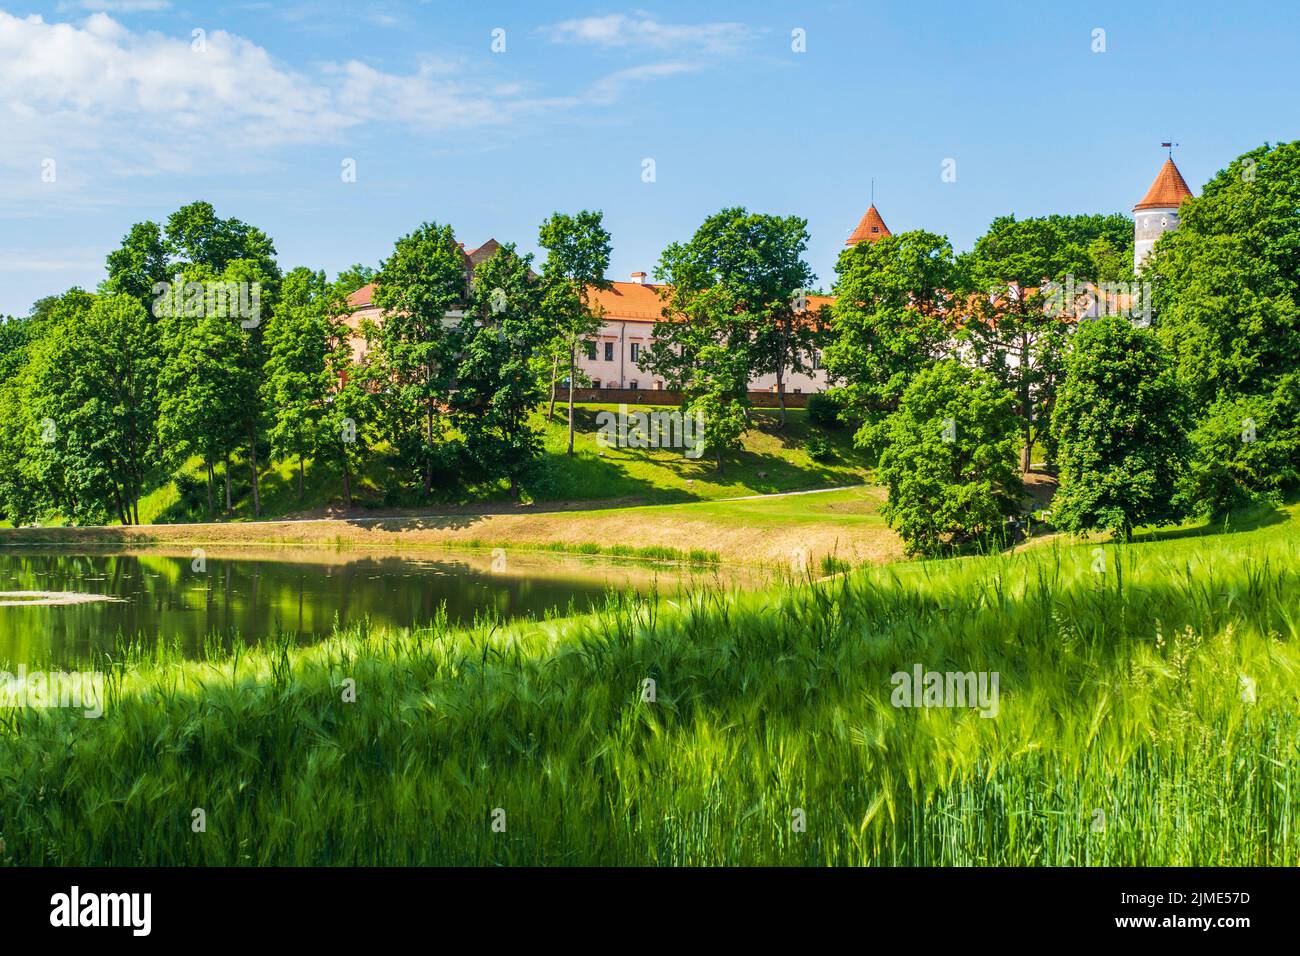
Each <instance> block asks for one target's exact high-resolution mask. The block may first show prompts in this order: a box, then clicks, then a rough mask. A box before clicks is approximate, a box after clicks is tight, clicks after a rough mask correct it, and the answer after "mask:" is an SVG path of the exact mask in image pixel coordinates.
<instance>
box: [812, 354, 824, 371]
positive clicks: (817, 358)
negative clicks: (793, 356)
mask: <svg viewBox="0 0 1300 956" xmlns="http://www.w3.org/2000/svg"><path fill="white" fill-rule="evenodd" d="M821 367H822V353H821V352H816V351H815V352H813V371H814V372H815V371H816V370H817V369H819V368H821Z"/></svg>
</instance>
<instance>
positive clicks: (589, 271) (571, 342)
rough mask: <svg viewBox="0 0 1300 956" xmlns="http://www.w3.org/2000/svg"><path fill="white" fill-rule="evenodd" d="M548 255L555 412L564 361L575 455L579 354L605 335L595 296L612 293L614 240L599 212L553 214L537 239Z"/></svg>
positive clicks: (547, 317)
mask: <svg viewBox="0 0 1300 956" xmlns="http://www.w3.org/2000/svg"><path fill="white" fill-rule="evenodd" d="M537 242H538V244H539V245H540V246H541V247H542V248H543V249H545V250H546V261H545V262H544V263H543V264H542V271H543V277H544V279H545V281H546V290H545V293H544V295H543V298H542V300H541V304H542V305H543V306H544V307H545V308H544V310H543V312H542V315H543V317H544V320H545V322H546V324H547V325H548V326H549V327H550V330H551V341H552V342H553V343H554V345H553V349H552V352H553V356H554V363H555V364H553V365H552V370H551V412H552V413H553V412H554V410H555V382H556V377H557V372H558V368H559V366H558V363H559V361H560V357H561V356H563V357H564V359H565V360H566V361H567V364H568V366H569V446H568V451H567V453H568V454H570V455H572V454H573V390H574V388H575V387H576V386H577V384H578V348H579V346H580V345H581V344H582V342H583V341H584V340H586V339H588V338H589V337H591V336H593V335H595V334H596V333H597V332H598V331H600V324H601V320H600V310H599V307H593V305H592V298H591V293H592V292H593V291H594V290H597V289H608V288H609V287H610V283H609V280H608V279H607V278H606V276H605V273H606V272H607V271H608V270H609V255H610V235H609V231H608V230H607V229H606V228H605V223H604V217H603V215H602V214H601V213H600V212H599V211H593V210H589V209H584V210H582V211H581V212H579V213H576V214H574V215H569V214H568V213H560V212H556V213H552V214H551V216H550V218H549V219H547V220H546V221H545V222H543V223H542V225H541V227H540V229H539V230H538V234H537Z"/></svg>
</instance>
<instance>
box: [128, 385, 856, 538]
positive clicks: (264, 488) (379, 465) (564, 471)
mask: <svg viewBox="0 0 1300 956" xmlns="http://www.w3.org/2000/svg"><path fill="white" fill-rule="evenodd" d="M652 407H653V406H648V405H633V406H629V410H630V411H638V410H640V411H645V410H649V409H651V408H652ZM616 410H617V406H614V405H579V406H577V407H576V408H575V412H576V415H575V419H574V421H575V431H574V437H575V441H574V451H575V454H574V456H573V457H569V456H568V455H566V454H565V449H566V448H567V443H568V426H567V419H566V418H565V415H566V414H567V410H566V409H565V408H564V407H563V406H557V408H556V413H555V418H554V419H553V420H551V421H550V422H546V421H545V411H544V410H543V411H541V412H539V413H538V416H537V421H538V424H539V425H542V427H543V441H544V451H543V455H542V460H541V462H540V467H539V470H538V474H537V475H536V477H535V478H534V479H532V480H530V481H528V482H525V483H524V485H523V491H524V494H525V497H526V498H527V500H531V501H536V502H552V501H590V500H621V501H627V502H635V503H644V504H663V503H668V502H680V501H707V500H714V499H719V498H731V497H740V496H744V495H757V494H772V493H776V492H784V491H802V490H808V489H813V488H829V487H838V486H841V485H853V484H861V483H863V482H865V481H867V480H868V479H869V475H870V469H869V467H868V462H867V460H866V458H865V457H864V456H863V454H862V453H861V452H860V451H858V450H857V449H855V448H854V447H853V443H852V434H851V432H850V431H849V430H848V429H831V430H822V429H820V428H818V427H816V426H814V425H812V424H811V423H810V422H809V421H808V418H807V414H806V413H805V412H804V411H803V410H802V409H792V410H791V411H790V412H788V420H787V422H786V426H785V428H784V429H779V428H778V427H777V423H778V418H777V412H776V411H774V410H769V409H755V410H754V422H755V427H754V428H753V429H752V430H751V431H750V432H749V433H748V434H747V435H746V436H745V440H744V447H743V448H742V449H740V450H739V451H738V452H736V453H735V454H733V455H730V456H728V458H727V459H726V462H725V465H724V468H723V470H722V471H721V472H719V471H717V470H716V469H715V468H714V463H713V462H712V461H710V460H705V459H695V460H692V459H689V458H686V457H684V456H683V455H682V454H681V452H680V451H675V450H669V449H633V448H601V447H599V446H598V445H597V442H596V430H597V418H596V416H597V415H598V414H599V413H600V412H601V411H616ZM812 434H817V435H820V436H823V437H825V439H826V440H827V443H828V444H829V446H830V450H831V457H829V458H828V459H827V460H825V461H814V460H813V458H812V457H811V456H810V455H809V453H808V451H807V450H806V449H805V448H804V443H805V441H806V440H807V439H808V438H809V436H810V435H812ZM218 471H220V469H218ZM184 473H185V475H187V476H188V477H189V479H190V480H191V481H197V480H198V479H199V478H200V477H201V469H200V466H199V462H198V461H197V460H195V461H193V462H191V463H190V464H189V465H188V466H187V467H186V468H185V469H184ZM231 474H232V477H233V490H234V498H235V502H234V504H235V507H234V509H233V515H232V516H233V517H234V518H235V519H237V520H240V519H242V520H248V519H251V518H252V517H253V509H252V497H251V482H250V478H249V473H248V468H247V466H246V465H245V464H243V462H242V461H240V460H238V459H237V460H236V461H235V463H234V466H233V467H232V470H231ZM205 480H206V479H205ZM404 481H406V482H407V483H408V484H409V482H410V478H409V476H408V477H406V478H405V479H404V477H403V475H402V474H401V473H400V472H399V471H398V470H397V469H396V468H395V465H394V463H393V461H392V460H391V458H390V457H389V456H388V455H387V454H385V452H384V450H383V449H382V448H381V449H378V450H377V451H376V453H375V454H374V456H373V457H372V461H371V463H370V467H369V468H368V469H367V470H366V473H365V474H364V475H363V476H362V477H361V478H360V480H359V482H358V483H357V484H358V487H357V488H355V489H354V494H355V495H356V500H357V503H358V505H359V506H360V507H363V508H364V507H371V508H373V507H388V508H403V507H409V508H424V509H426V510H427V509H428V508H429V507H430V505H431V504H432V505H434V506H436V505H437V504H440V503H441V504H466V503H473V502H491V501H506V500H507V499H508V498H509V492H508V488H507V487H506V485H505V484H504V483H499V484H498V483H493V484H489V485H482V486H471V487H462V486H454V485H453V484H452V483H451V479H450V478H449V477H448V478H446V479H445V480H442V481H439V482H438V483H436V488H435V500H434V501H433V502H427V501H421V500H420V497H419V495H418V493H417V492H416V491H415V490H411V489H407V490H405V491H403V490H393V489H400V487H401V486H402V484H403V482H404ZM218 483H219V482H218ZM385 489H388V490H385ZM260 491H261V497H262V517H263V518H274V517H277V516H281V515H286V514H295V513H299V512H312V511H319V510H320V509H324V508H329V507H338V506H341V504H342V484H341V481H340V478H339V474H338V471H337V469H336V468H334V467H332V466H331V465H329V464H328V463H325V462H321V463H316V462H312V461H308V462H307V467H306V478H305V481H304V493H303V496H302V498H301V499H300V498H299V497H298V462H297V461H296V460H288V461H275V462H272V463H271V464H270V465H269V466H268V467H267V468H266V469H265V471H264V472H263V473H262V475H261V478H260ZM221 497H222V495H221V489H220V487H219V488H218V491H217V499H218V509H219V510H220V507H221ZM206 517H207V516H206V491H203V492H202V493H201V495H199V494H196V493H193V492H192V493H191V496H190V498H189V500H188V501H185V500H182V493H181V490H180V488H179V487H178V485H177V483H176V482H175V481H171V482H167V483H166V484H164V485H163V486H162V487H160V488H157V489H155V490H154V491H153V492H151V493H150V494H149V495H147V496H146V497H145V498H144V499H142V500H141V502H140V520H141V521H143V522H145V523H154V522H173V521H201V520H206Z"/></svg>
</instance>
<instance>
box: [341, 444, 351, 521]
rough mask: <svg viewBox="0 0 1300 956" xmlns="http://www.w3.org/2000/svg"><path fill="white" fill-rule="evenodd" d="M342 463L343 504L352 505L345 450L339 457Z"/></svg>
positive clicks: (349, 475) (349, 473)
mask: <svg viewBox="0 0 1300 956" xmlns="http://www.w3.org/2000/svg"><path fill="white" fill-rule="evenodd" d="M340 461H341V464H342V465H343V504H344V505H346V506H347V507H348V508H351V507H352V474H351V472H350V471H349V470H348V453H347V452H346V451H345V452H344V453H343V457H342V458H341V459H340Z"/></svg>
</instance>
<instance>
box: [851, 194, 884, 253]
mask: <svg viewBox="0 0 1300 956" xmlns="http://www.w3.org/2000/svg"><path fill="white" fill-rule="evenodd" d="M889 235H892V233H891V232H890V231H889V227H888V226H886V225H885V220H883V219H881V218H880V210H879V209H877V208H876V207H875V205H874V204H873V205H872V206H871V207H870V208H869V209H868V210H867V211H866V212H864V213H863V214H862V219H860V220H859V221H858V228H856V229H854V230H853V234H852V235H850V236H849V238H848V239H846V240H845V241H844V244H845V245H846V246H856V245H857V244H858V243H859V242H878V241H880V240H881V239H883V238H884V237H885V236H889Z"/></svg>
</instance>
